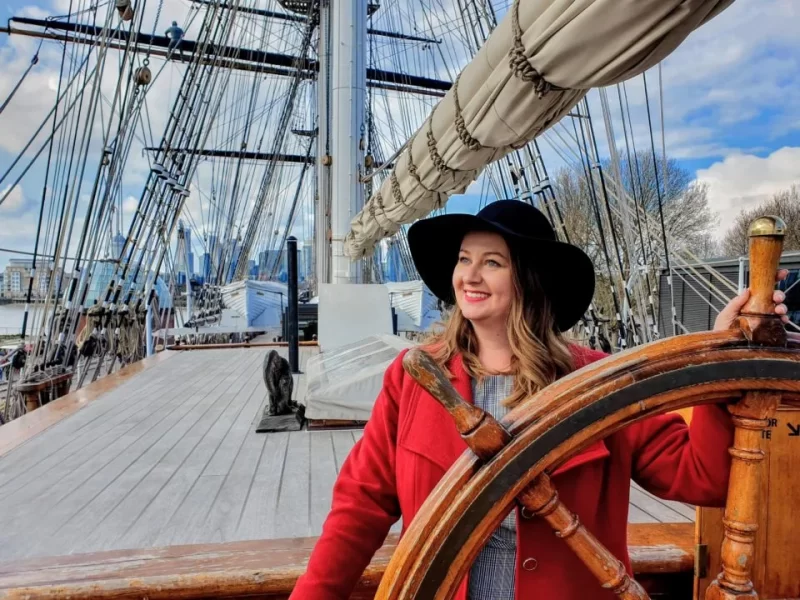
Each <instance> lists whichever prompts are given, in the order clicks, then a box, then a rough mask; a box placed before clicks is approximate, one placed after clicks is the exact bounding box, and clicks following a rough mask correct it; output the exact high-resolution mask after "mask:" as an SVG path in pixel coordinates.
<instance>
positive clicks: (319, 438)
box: [308, 431, 339, 535]
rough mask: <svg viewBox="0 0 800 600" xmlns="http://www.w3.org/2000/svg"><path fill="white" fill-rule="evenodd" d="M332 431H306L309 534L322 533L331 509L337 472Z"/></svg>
mask: <svg viewBox="0 0 800 600" xmlns="http://www.w3.org/2000/svg"><path fill="white" fill-rule="evenodd" d="M332 433H333V432H330V431H309V432H308V435H309V437H310V438H311V465H310V467H311V470H310V475H311V490H310V491H311V502H310V504H309V511H310V515H309V520H310V521H311V522H310V529H311V535H320V533H322V524H323V523H324V522H325V518H326V517H327V516H328V513H329V512H330V510H331V500H332V499H333V484H334V483H335V482H336V476H337V475H338V473H339V470H338V469H337V466H336V456H335V451H334V445H333V437H332V435H331V434H332Z"/></svg>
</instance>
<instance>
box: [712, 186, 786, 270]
mask: <svg viewBox="0 0 800 600" xmlns="http://www.w3.org/2000/svg"><path fill="white" fill-rule="evenodd" d="M763 215H776V216H778V217H780V218H781V219H783V220H784V221H785V222H786V237H785V238H784V241H783V249H784V250H800V187H798V186H797V185H793V186H792V187H791V188H789V189H788V190H783V191H781V192H778V193H776V194H774V195H773V196H772V198H770V199H769V200H767V201H765V202H762V203H761V204H759V205H758V206H756V207H755V208H751V209H749V210H747V209H745V210H742V211H741V212H740V213H739V215H738V216H737V217H736V221H735V222H734V224H733V225H732V226H731V228H730V229H728V231H727V232H726V233H725V237H724V238H723V239H722V249H723V251H724V253H725V254H726V255H728V256H745V255H747V253H748V249H749V241H748V238H747V230H748V229H749V228H750V223H752V222H753V220H754V219H757V218H758V217H760V216H763Z"/></svg>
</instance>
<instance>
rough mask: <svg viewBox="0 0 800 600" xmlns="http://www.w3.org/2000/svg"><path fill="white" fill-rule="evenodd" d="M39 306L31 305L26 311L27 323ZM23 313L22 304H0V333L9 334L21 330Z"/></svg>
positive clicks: (23, 307) (23, 306)
mask: <svg viewBox="0 0 800 600" xmlns="http://www.w3.org/2000/svg"><path fill="white" fill-rule="evenodd" d="M40 308H41V307H40V306H35V305H31V307H30V309H29V311H28V323H30V322H31V319H32V318H33V316H34V314H36V311H37V310H38V309H40ZM24 314H25V305H24V304H0V335H9V334H13V333H19V332H20V331H22V316H23V315H24Z"/></svg>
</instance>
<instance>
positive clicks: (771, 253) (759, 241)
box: [734, 216, 786, 346]
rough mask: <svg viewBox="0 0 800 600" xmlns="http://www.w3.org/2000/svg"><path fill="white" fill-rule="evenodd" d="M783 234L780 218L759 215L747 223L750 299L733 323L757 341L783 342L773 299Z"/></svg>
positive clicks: (767, 343) (778, 344)
mask: <svg viewBox="0 0 800 600" xmlns="http://www.w3.org/2000/svg"><path fill="white" fill-rule="evenodd" d="M785 233H786V224H785V223H784V222H783V219H781V218H780V217H774V216H766V217H760V218H758V219H756V220H755V221H753V223H752V224H751V225H750V230H749V236H750V298H749V299H748V301H747V303H746V304H745V305H744V306H743V307H742V310H741V316H740V317H739V319H738V321H737V323H735V324H734V326H735V327H740V328H741V329H742V331H743V332H744V334H745V336H747V339H749V340H750V341H752V342H755V343H757V344H766V345H770V346H785V345H786V329H785V328H784V327H783V323H782V322H781V319H780V316H778V315H776V314H775V302H773V300H772V295H773V293H774V292H775V277H776V275H777V272H778V264H779V262H780V259H781V252H782V251H783V236H784V235H785Z"/></svg>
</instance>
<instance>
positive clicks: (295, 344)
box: [286, 235, 300, 373]
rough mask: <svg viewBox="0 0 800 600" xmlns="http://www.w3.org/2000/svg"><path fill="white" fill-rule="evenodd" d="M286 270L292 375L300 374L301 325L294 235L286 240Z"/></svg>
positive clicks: (287, 335) (288, 332)
mask: <svg viewBox="0 0 800 600" xmlns="http://www.w3.org/2000/svg"><path fill="white" fill-rule="evenodd" d="M286 270H287V272H288V273H287V275H288V276H289V297H288V298H287V304H286V323H287V329H288V331H287V332H286V341H287V342H289V366H290V367H291V369H292V373H299V372H300V364H299V362H300V361H299V356H298V355H299V353H300V339H299V328H300V327H299V324H298V322H297V321H298V319H297V238H296V237H294V236H293V235H291V236H289V238H288V239H287V240H286Z"/></svg>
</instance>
